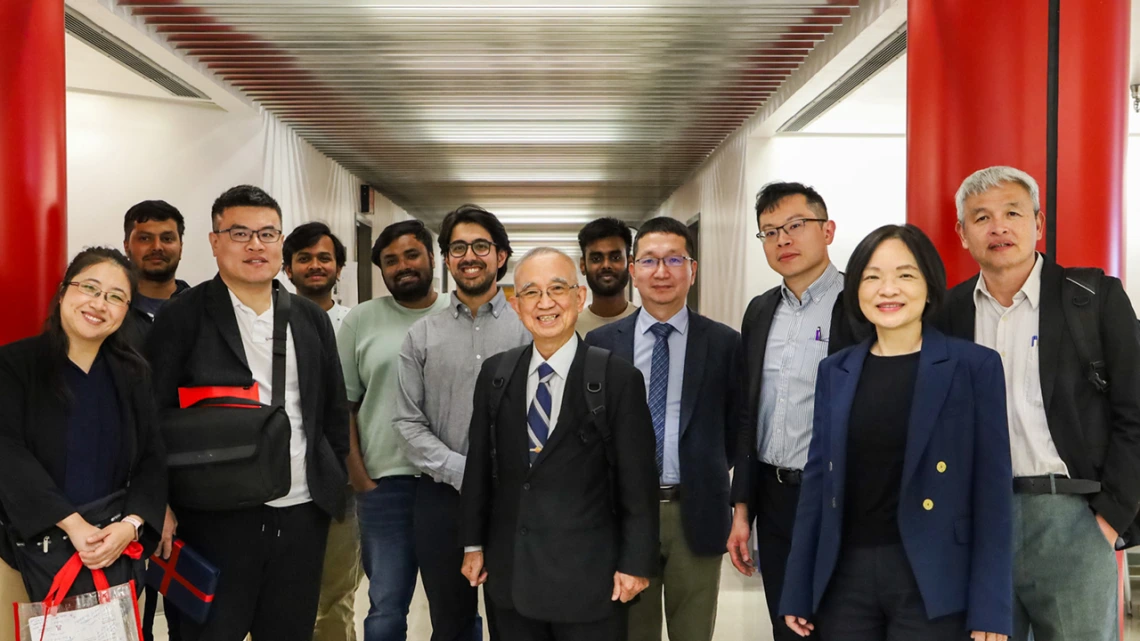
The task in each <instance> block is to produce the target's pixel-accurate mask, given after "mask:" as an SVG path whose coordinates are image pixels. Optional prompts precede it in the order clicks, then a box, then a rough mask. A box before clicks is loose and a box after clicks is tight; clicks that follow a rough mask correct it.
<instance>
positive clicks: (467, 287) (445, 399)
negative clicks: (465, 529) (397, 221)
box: [395, 205, 531, 641]
mask: <svg viewBox="0 0 1140 641" xmlns="http://www.w3.org/2000/svg"><path fill="white" fill-rule="evenodd" d="M439 247H440V251H441V252H442V254H443V256H444V260H445V262H446V264H447V268H448V270H449V271H450V272H451V275H452V277H453V278H454V279H455V286H456V291H455V292H454V294H452V298H451V306H450V307H448V308H447V309H445V310H443V311H440V312H439V313H437V314H434V315H431V316H427V317H425V318H422V319H420V320H419V321H417V322H416V324H415V325H412V328H411V329H410V330H409V331H408V335H407V337H406V338H405V339H404V345H403V347H402V348H401V350H400V365H399V377H400V391H399V394H398V397H397V409H396V416H395V426H396V432H397V433H398V434H399V441H400V446H401V448H402V449H403V450H404V452H405V454H407V456H408V460H410V461H411V462H412V464H413V465H415V466H416V467H417V468H419V469H420V471H422V472H423V473H424V474H423V476H421V477H420V480H419V483H418V484H417V487H416V500H415V507H414V508H413V514H412V521H413V528H414V530H415V532H414V538H415V553H416V561H417V562H418V564H419V567H420V575H421V577H422V579H423V583H424V591H425V592H426V593H427V597H428V607H429V609H430V611H431V624H432V635H431V639H432V641H452V640H453V639H455V638H457V637H458V636H459V635H460V634H462V633H465V631H467V630H472V634H473V635H474V634H475V633H474V629H476V628H478V629H481V628H482V625H483V623H482V620H481V619H480V618H479V615H478V611H477V605H478V604H477V600H478V596H477V595H478V592H477V590H476V588H473V587H471V586H470V585H469V584H468V582H467V580H466V579H464V578H463V575H462V574H460V572H459V569H460V567H461V566H462V565H463V549H462V548H460V547H459V544H458V541H459V488H460V486H461V485H462V483H463V469H464V466H465V464H466V462H467V433H468V429H469V427H470V423H471V408H472V401H473V396H474V393H475V379H476V378H477V377H478V375H479V370H480V368H481V367H482V365H483V361H484V360H486V359H488V358H490V357H491V356H494V355H495V354H498V353H499V352H502V351H506V350H508V349H511V348H512V347H517V346H519V345H523V344H526V343H529V342H530V340H531V337H530V334H529V333H528V332H527V331H526V328H525V327H523V325H522V323H521V322H520V321H519V318H518V316H517V315H516V314H515V311H514V310H513V309H512V308H511V307H510V305H508V304H507V299H506V297H505V296H504V294H503V291H502V290H501V289H500V288H499V286H498V281H499V279H501V278H502V277H503V276H504V275H505V274H506V271H507V267H506V265H507V259H508V258H509V257H510V255H511V248H510V241H509V240H508V238H507V232H506V230H505V229H504V228H503V225H502V223H500V222H499V220H498V218H496V217H495V215H494V214H492V213H490V212H488V211H486V210H484V209H481V208H479V207H476V206H474V205H464V206H462V207H460V208H459V209H456V210H455V211H453V212H451V213H450V214H448V215H447V217H445V218H444V220H443V224H442V225H441V227H440V234H439ZM467 638H477V637H475V636H471V637H467Z"/></svg>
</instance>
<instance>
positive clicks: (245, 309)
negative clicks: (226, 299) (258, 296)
mask: <svg viewBox="0 0 1140 641" xmlns="http://www.w3.org/2000/svg"><path fill="white" fill-rule="evenodd" d="M226 292H227V293H229V295H230V302H232V303H233V305H234V309H235V310H237V311H239V312H241V313H242V314H245V315H247V316H252V317H254V318H257V319H260V318H265V317H266V316H268V317H269V318H273V305H274V303H273V297H272V296H270V297H269V309H268V310H266V312H265V313H264V314H262V315H261V316H258V315H257V312H255V311H253V308H252V307H250V306H249V305H246V304H245V303H243V302H241V299H239V298H238V297H237V295H236V294H234V290H232V289H230V288H229V287H227V288H226Z"/></svg>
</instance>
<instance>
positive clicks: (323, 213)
mask: <svg viewBox="0 0 1140 641" xmlns="http://www.w3.org/2000/svg"><path fill="white" fill-rule="evenodd" d="M261 118H262V134H263V138H264V144H265V147H264V156H265V164H264V178H263V180H262V187H263V188H264V189H265V190H266V191H267V192H269V194H270V195H272V196H273V197H274V198H275V199H277V202H278V204H280V205H281V217H282V223H283V225H284V229H285V232H286V233H289V232H290V231H291V230H293V229H294V228H295V227H297V226H298V225H301V224H303V223H306V222H310V221H321V222H323V223H326V224H327V225H328V226H329V228H330V229H332V232H333V233H334V234H336V236H337V237H338V238H339V239H340V241H341V242H343V243H344V244H345V246H346V247H347V248H348V264H347V265H346V266H345V268H344V271H343V272H342V273H341V280H340V286H339V287H338V295H337V297H336V298H337V299H338V300H340V302H341V303H342V304H344V305H349V306H352V305H355V304H356V303H357V298H358V297H357V287H356V280H357V279H356V273H357V272H356V265H355V263H356V213H357V209H358V208H359V207H360V185H361V181H360V180H359V179H358V178H356V176H354V175H352V174H351V173H350V172H349V171H348V170H347V169H345V168H344V167H342V166H341V165H339V164H338V163H336V162H335V161H333V160H332V159H330V158H329V157H328V156H325V155H324V154H322V153H321V152H319V151H317V149H316V148H314V147H313V146H312V145H311V144H309V142H308V141H306V140H304V139H303V138H301V137H300V136H299V135H297V133H296V132H295V131H294V130H293V129H292V128H291V127H290V126H289V125H287V124H285V123H283V122H281V120H279V119H278V118H277V117H276V116H274V115H273V114H271V113H269V112H268V111H265V110H262V113H261ZM365 260H367V257H365Z"/></svg>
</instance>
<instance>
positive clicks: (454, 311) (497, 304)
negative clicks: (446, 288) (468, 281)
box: [451, 287, 510, 318]
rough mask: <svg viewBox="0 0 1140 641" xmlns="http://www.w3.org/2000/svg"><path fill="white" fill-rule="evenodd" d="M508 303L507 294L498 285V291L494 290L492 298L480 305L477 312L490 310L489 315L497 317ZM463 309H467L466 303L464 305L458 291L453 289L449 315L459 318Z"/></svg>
mask: <svg viewBox="0 0 1140 641" xmlns="http://www.w3.org/2000/svg"><path fill="white" fill-rule="evenodd" d="M509 305H510V303H508V302H507V296H506V294H504V293H503V288H502V287H499V291H497V292H495V296H494V298H492V299H491V300H490V301H488V302H487V303H485V304H484V305H483V306H482V307H480V308H479V309H478V312H479V313H480V314H482V313H483V312H486V311H488V310H490V312H491V315H492V316H494V317H495V318H498V317H499V315H500V314H502V313H503V310H504V309H506V308H507V307H508V306H509ZM465 311H468V309H467V305H464V304H463V301H461V300H459V293H458V292H456V291H454V290H453V291H452V294H451V317H452V318H459V313H460V312H465Z"/></svg>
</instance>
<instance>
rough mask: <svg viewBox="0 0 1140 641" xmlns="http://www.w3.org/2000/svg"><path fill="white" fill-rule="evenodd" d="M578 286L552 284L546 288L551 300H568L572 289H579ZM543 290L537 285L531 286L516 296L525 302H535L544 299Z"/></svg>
mask: <svg viewBox="0 0 1140 641" xmlns="http://www.w3.org/2000/svg"><path fill="white" fill-rule="evenodd" d="M578 287H579V286H578V285H551V286H550V287H547V288H546V295H547V296H549V297H550V300H566V297H567V296H569V295H570V290H572V289H578ZM542 292H543V290H541V289H539V288H537V287H531V288H530V289H527V290H524V291H521V292H519V293H518V294H516V296H518V299H519V300H521V301H523V302H524V303H530V304H534V303H537V302H538V301H540V300H542Z"/></svg>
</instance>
